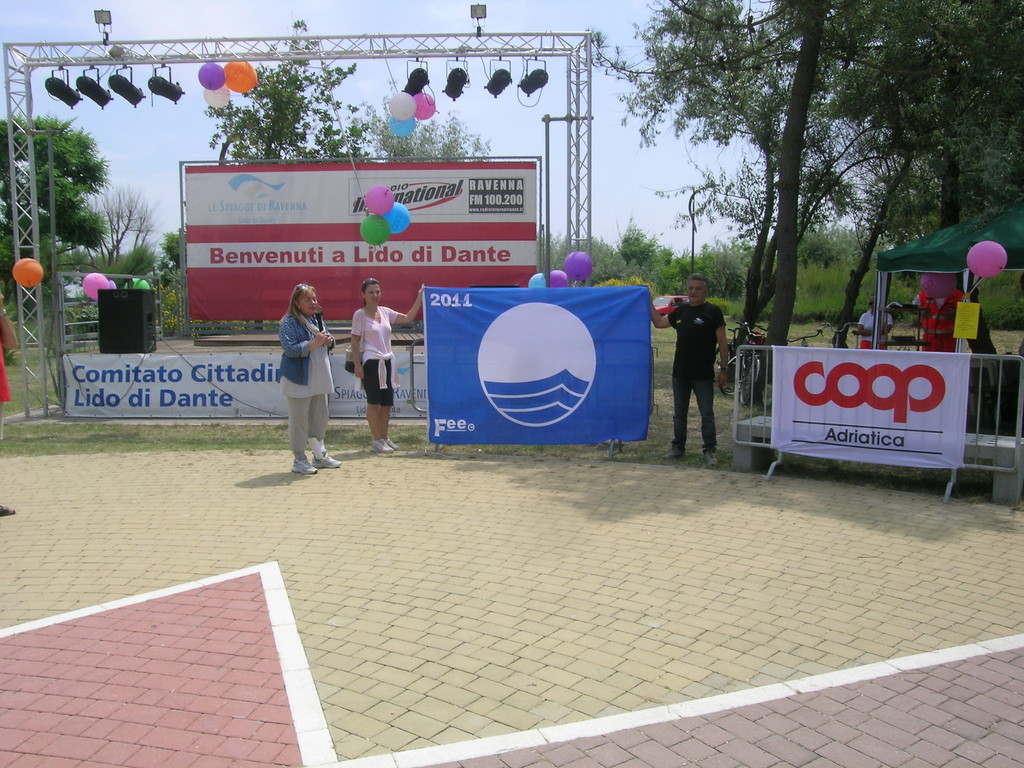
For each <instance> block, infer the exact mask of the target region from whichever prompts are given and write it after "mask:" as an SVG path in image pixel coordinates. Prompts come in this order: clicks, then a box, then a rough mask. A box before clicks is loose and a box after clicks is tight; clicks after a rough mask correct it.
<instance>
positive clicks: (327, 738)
mask: <svg viewBox="0 0 1024 768" xmlns="http://www.w3.org/2000/svg"><path fill="white" fill-rule="evenodd" d="M259 568H260V580H261V581H262V583H263V594H264V597H265V599H266V601H267V611H268V612H269V614H270V626H271V628H272V630H273V632H274V643H275V645H276V646H277V655H278V659H279V660H280V663H281V674H282V675H283V677H284V688H285V692H286V693H287V695H288V706H289V707H290V708H291V711H292V723H293V724H294V725H295V735H296V737H297V738H298V742H299V755H300V756H301V757H302V764H303V765H307V766H312V765H324V764H329V763H335V762H337V760H338V753H337V752H335V751H334V740H333V739H332V738H331V732H330V729H329V728H328V727H327V718H326V717H325V716H324V708H323V703H322V702H321V701H320V695H319V694H318V693H317V690H316V683H315V682H314V680H313V673H312V672H311V671H310V669H309V659H308V658H307V657H306V649H305V648H304V647H303V646H302V638H301V637H300V636H299V629H298V626H297V625H296V624H295V614H294V613H293V611H292V606H291V603H290V602H289V600H288V593H287V591H286V590H285V584H284V577H283V575H282V574H281V568H280V566H279V565H278V564H277V563H276V562H270V563H264V564H263V565H261V566H259Z"/></svg>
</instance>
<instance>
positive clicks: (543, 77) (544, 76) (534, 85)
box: [519, 67, 548, 96]
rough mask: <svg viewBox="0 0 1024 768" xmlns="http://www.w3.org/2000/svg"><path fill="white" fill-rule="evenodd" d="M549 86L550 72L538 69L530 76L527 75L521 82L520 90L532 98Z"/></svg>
mask: <svg viewBox="0 0 1024 768" xmlns="http://www.w3.org/2000/svg"><path fill="white" fill-rule="evenodd" d="M547 84H548V71H547V70H546V69H541V68H540V67H537V69H535V70H533V71H532V72H530V74H528V75H525V76H524V77H523V79H522V80H520V81H519V90H521V91H522V92H523V93H525V94H526V95H527V96H532V95H533V94H534V93H536V92H537V91H539V90H540V89H541V88H543V87H544V86H545V85H547Z"/></svg>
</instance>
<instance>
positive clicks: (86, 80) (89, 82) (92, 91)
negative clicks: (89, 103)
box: [75, 69, 114, 109]
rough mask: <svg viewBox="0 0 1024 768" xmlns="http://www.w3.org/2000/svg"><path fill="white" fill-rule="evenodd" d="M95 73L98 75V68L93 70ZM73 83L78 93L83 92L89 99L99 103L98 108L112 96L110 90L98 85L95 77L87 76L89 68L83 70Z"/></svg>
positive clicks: (104, 104)
mask: <svg viewBox="0 0 1024 768" xmlns="http://www.w3.org/2000/svg"><path fill="white" fill-rule="evenodd" d="M95 71H96V74H97V75H99V70H98V69H97V70H95ZM75 85H76V86H77V87H78V91H79V93H83V94H85V95H86V96H88V97H89V98H90V99H92V100H93V101H95V102H96V103H97V104H99V105H100V108H101V109H102V108H103V107H105V106H107V104H109V103H110V101H111V99H113V98H114V97H113V96H111V95H110V91H108V90H107V89H106V88H104V87H103V86H102V85H100V84H99V83H98V82H97V81H96V79H95V78H92V77H89V70H88V69H87V70H85V72H84V73H83V74H82V76H81V77H79V78H78V79H77V80H76V81H75Z"/></svg>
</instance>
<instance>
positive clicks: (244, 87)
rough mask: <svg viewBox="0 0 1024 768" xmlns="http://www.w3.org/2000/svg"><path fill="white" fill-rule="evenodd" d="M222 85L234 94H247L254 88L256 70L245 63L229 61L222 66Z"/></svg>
mask: <svg viewBox="0 0 1024 768" xmlns="http://www.w3.org/2000/svg"><path fill="white" fill-rule="evenodd" d="M224 85H226V86H227V87H228V88H229V89H230V90H232V91H234V92H235V93H248V92H249V91H251V90H252V89H253V88H255V87H256V70H255V69H253V66H252V64H250V63H249V62H247V61H229V62H228V63H227V64H225V65H224Z"/></svg>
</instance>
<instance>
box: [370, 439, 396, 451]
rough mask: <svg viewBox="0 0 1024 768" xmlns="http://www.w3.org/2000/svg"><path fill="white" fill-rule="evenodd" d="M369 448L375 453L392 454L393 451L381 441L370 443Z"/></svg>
mask: <svg viewBox="0 0 1024 768" xmlns="http://www.w3.org/2000/svg"><path fill="white" fill-rule="evenodd" d="M370 447H371V448H372V449H373V450H374V451H376V452H377V453H394V452H395V449H394V448H392V447H391V446H390V445H388V444H387V443H386V442H384V441H383V440H374V441H373V442H372V443H370Z"/></svg>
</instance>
